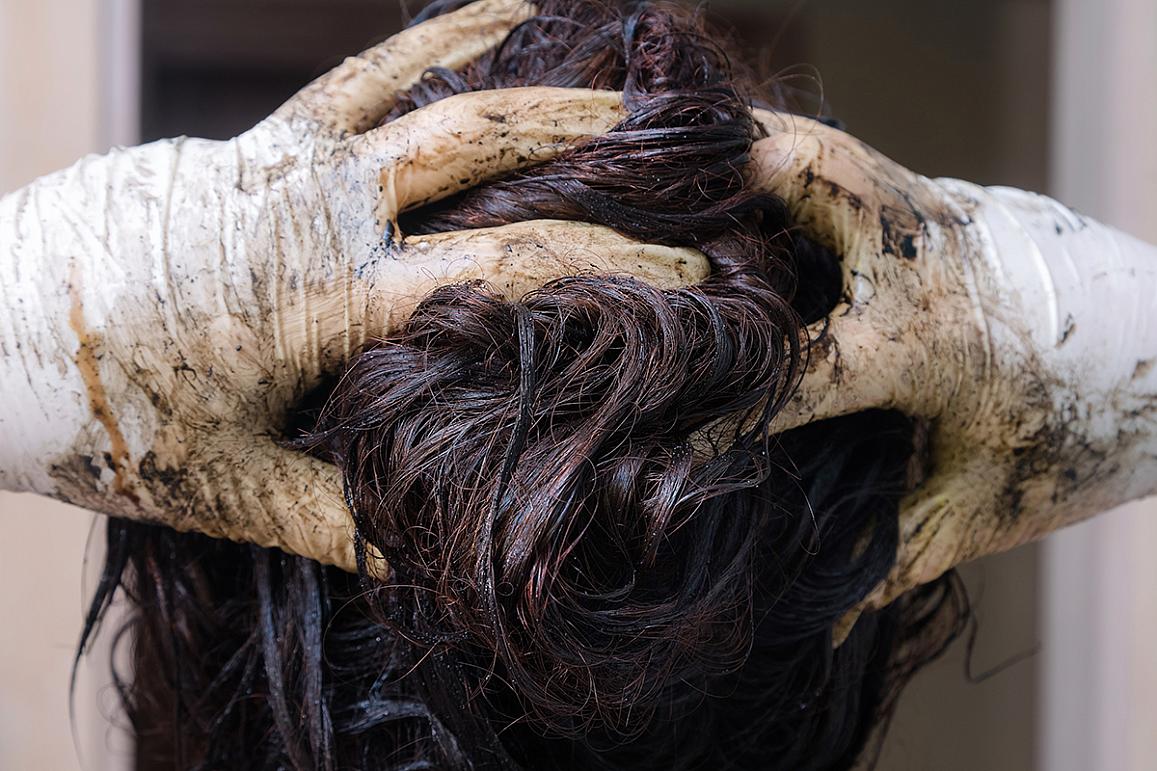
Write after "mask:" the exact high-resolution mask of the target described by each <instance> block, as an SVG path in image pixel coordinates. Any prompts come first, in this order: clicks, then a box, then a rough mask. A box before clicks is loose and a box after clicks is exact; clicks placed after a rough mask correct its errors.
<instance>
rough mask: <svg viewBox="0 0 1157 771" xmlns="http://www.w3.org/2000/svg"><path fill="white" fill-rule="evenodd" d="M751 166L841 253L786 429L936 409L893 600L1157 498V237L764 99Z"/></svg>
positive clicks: (886, 593)
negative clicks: (912, 159) (834, 302)
mask: <svg viewBox="0 0 1157 771" xmlns="http://www.w3.org/2000/svg"><path fill="white" fill-rule="evenodd" d="M758 117H759V119H760V120H761V121H762V122H763V124H764V126H765V127H766V128H767V130H768V132H769V134H770V136H769V138H767V139H764V140H761V141H759V142H757V143H756V146H755V150H754V164H753V176H754V179H756V180H757V183H758V184H759V185H761V186H763V187H765V188H766V189H768V190H770V191H772V192H774V193H776V194H778V195H780V196H783V197H784V198H786V199H787V200H788V202H789V205H790V206H791V209H792V211H793V212H794V214H795V217H796V218H797V221H798V222H799V223H800V225H801V227H802V228H803V229H804V231H805V232H807V233H808V234H809V235H811V236H813V237H815V238H817V239H820V240H822V241H824V242H825V243H826V244H827V245H828V246H830V247H831V248H832V249H834V250H835V251H836V253H837V254H840V255H842V257H843V275H844V298H843V302H842V303H841V304H840V305H839V307H837V308H836V309H835V311H834V312H833V313H832V314H831V315H830V317H829V318H828V319H827V320H826V321H825V322H822V323H820V324H818V325H816V327H815V328H814V329H812V330H811V334H812V338H813V340H814V343H813V347H812V350H811V360H810V363H809V367H808V371H807V374H806V376H805V378H804V381H803V383H802V385H801V387H800V390H799V392H798V393H797V395H796V398H795V400H794V402H793V403H792V404H791V405H790V406H789V407H788V409H787V410H786V411H785V412H784V413H783V414H782V415H781V416H780V422H779V424H778V427H779V428H781V429H782V428H787V427H789V426H791V425H799V424H802V423H806V422H811V421H813V420H816V419H819V418H823V417H830V416H834V415H839V414H844V413H848V412H853V411H858V410H863V409H868V408H873V407H880V408H894V409H897V410H900V411H902V412H905V413H907V414H909V415H913V416H916V417H919V418H923V419H925V420H926V421H927V422H928V426H929V433H928V442H929V448H928V449H929V450H930V459H931V464H930V468H929V469H927V471H926V473H927V474H928V476H927V478H926V479H925V481H924V482H923V484H921V485H920V486H919V488H918V489H917V490H916V491H915V492H914V493H912V494H911V495H910V496H908V497H907V498H906V499H905V500H904V501H903V502H902V505H901V514H900V518H901V522H900V547H899V554H898V558H897V563H896V566H895V568H894V570H893V572H892V574H891V576H890V577H889V579H888V580H887V581H886V582H885V583H884V584H883V585H881V586H880V587H879V588H878V589H877V591H876V592H875V593H873V594H872V596H871V597H870V598H869V600H868V602H867V603H866V606H867V607H881V606H883V605H884V604H886V603H888V602H890V601H891V600H892V599H894V598H895V597H897V596H898V595H899V594H901V593H902V592H904V591H906V590H907V589H910V588H912V587H914V586H917V585H919V584H922V583H925V582H928V581H931V580H933V579H935V578H936V577H938V576H939V575H941V574H942V573H944V572H945V571H946V570H948V569H949V568H951V567H952V566H954V565H956V564H959V563H961V562H964V561H966V560H970V559H973V558H976V557H978V556H981V555H984V554H988V553H992V552H996V551H1001V550H1004V549H1008V548H1011V547H1013V546H1016V545H1017V544H1020V543H1024V542H1026V541H1028V540H1031V539H1033V538H1037V537H1040V536H1042V535H1044V534H1046V533H1048V532H1051V531H1052V530H1055V529H1057V528H1058V527H1062V526H1064V525H1066V524H1069V523H1072V522H1075V521H1079V520H1081V519H1084V518H1086V517H1089V516H1092V515H1095V514H1097V513H1100V512H1101V511H1105V510H1107V509H1109V508H1112V507H1113V506H1116V505H1118V504H1120V503H1124V502H1126V501H1130V500H1134V499H1137V498H1141V497H1145V496H1147V495H1152V494H1154V493H1157V430H1155V427H1157V426H1155V424H1157V367H1154V364H1155V363H1157V247H1154V246H1152V245H1149V244H1146V243H1143V242H1141V241H1139V240H1137V239H1135V238H1132V237H1130V236H1128V235H1125V234H1124V233H1121V232H1119V231H1116V230H1113V229H1112V228H1109V227H1106V226H1104V225H1101V224H1099V223H1097V222H1093V221H1091V220H1089V219H1088V218H1086V217H1082V216H1080V215H1079V214H1077V213H1075V212H1073V211H1071V210H1070V209H1067V208H1065V207H1064V206H1062V205H1060V204H1058V203H1057V202H1055V201H1053V200H1051V199H1049V198H1046V197H1044V196H1041V195H1036V194H1034V193H1027V192H1024V191H1021V190H1015V189H1011V188H985V187H980V186H977V185H974V184H970V183H968V182H961V181H959V180H953V179H937V180H933V179H928V178H926V177H922V176H920V175H918V174H915V173H913V172H911V171H909V170H907V169H905V168H903V167H901V166H899V165H898V164H896V163H894V162H892V161H890V160H889V159H887V158H885V157H884V156H882V155H881V154H879V153H878V152H876V151H874V150H872V149H871V148H869V147H868V146H866V145H865V144H863V143H862V142H860V141H858V140H857V139H855V138H854V137H852V136H849V135H848V134H846V133H843V132H841V131H837V130H835V129H831V128H828V127H826V126H824V125H821V124H819V123H815V122H812V121H809V120H806V119H801V118H793V117H789V116H784V115H776V114H771V113H764V112H761V113H759V115H758Z"/></svg>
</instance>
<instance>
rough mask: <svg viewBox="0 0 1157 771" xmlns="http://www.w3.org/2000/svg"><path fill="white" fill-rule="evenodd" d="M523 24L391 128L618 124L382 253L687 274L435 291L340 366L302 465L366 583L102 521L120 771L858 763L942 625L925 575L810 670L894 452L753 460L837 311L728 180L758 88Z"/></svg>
mask: <svg viewBox="0 0 1157 771" xmlns="http://www.w3.org/2000/svg"><path fill="white" fill-rule="evenodd" d="M455 5H457V4H456V3H445V2H439V3H435V4H434V5H432V6H431V7H430V8H428V9H427V10H426V11H425V12H424V13H423V14H422V16H420V17H419V18H418V19H417V20H421V19H422V18H425V17H427V16H429V15H432V14H436V13H440V12H444V11H446V10H448V9H449V8H451V7H453V6H455ZM537 7H538V11H539V13H538V15H537V16H536V17H534V18H532V19H531V20H529V21H527V22H526V23H524V24H522V25H521V26H519V27H518V28H517V29H516V30H514V31H513V32H512V33H511V34H510V35H509V37H508V38H507V39H506V41H505V42H504V43H503V44H502V45H501V46H500V47H499V48H498V49H497V50H496V51H495V52H494V53H492V54H491V55H488V56H486V57H484V58H483V59H481V60H479V61H477V62H475V63H474V64H472V65H470V66H468V67H467V68H465V69H464V70H462V71H457V72H452V71H448V70H442V69H435V70H431V71H430V72H429V73H428V74H427V76H426V77H425V78H424V79H423V80H422V81H421V83H419V84H418V85H417V86H415V87H414V88H412V89H410V90H409V91H408V92H407V93H406V94H404V95H403V96H402V98H401V100H400V102H399V103H398V105H397V107H396V108H395V109H394V111H393V113H392V114H391V115H390V116H389V117H388V118H387V120H390V119H393V118H396V117H397V116H398V115H401V114H403V113H405V112H407V111H409V110H412V109H416V108H419V107H421V106H423V105H425V104H429V103H431V102H433V101H436V100H438V99H441V98H444V97H446V96H449V95H451V94H454V93H458V92H462V91H470V90H479V89H491V88H508V87H514V86H524V85H550V86H569V87H592V88H603V89H616V90H621V91H622V92H623V99H624V103H625V106H626V108H627V112H628V117H627V118H625V119H624V120H623V121H622V122H621V123H620V124H619V125H618V126H616V127H615V128H614V129H613V130H612V131H610V132H608V133H607V134H606V135H604V136H601V137H597V138H594V139H591V140H589V141H586V142H584V143H581V144H579V145H577V146H576V147H574V148H573V149H571V150H570V151H568V152H567V153H565V154H563V155H561V156H560V157H558V158H557V159H555V160H553V161H550V162H547V163H544V164H542V165H540V166H537V167H535V168H532V169H529V170H526V171H522V172H519V173H517V174H514V175H511V176H509V177H507V178H505V179H503V180H500V181H497V182H494V183H491V184H488V185H485V186H482V187H479V188H476V189H473V190H470V191H468V192H466V193H464V194H461V195H459V196H457V197H455V198H453V199H452V200H449V201H446V202H443V203H440V204H438V205H436V206H431V207H427V208H425V209H423V210H420V211H416V212H410V213H409V214H408V215H407V217H406V218H405V219H404V220H403V222H402V229H403V230H404V231H407V232H432V231H439V230H446V229H459V228H473V227H486V226H492V225H500V224H505V223H510V222H515V221H520V220H527V219H541V218H554V219H568V220H583V221H590V222H596V223H600V224H603V225H607V226H609V227H612V228H614V229H616V230H618V231H620V232H622V233H624V234H626V235H628V236H632V237H635V238H638V239H641V240H646V241H652V242H658V243H665V244H673V245H681V246H692V247H695V248H697V249H699V250H700V251H702V252H703V253H704V254H705V255H706V256H707V257H708V258H709V260H710V263H711V267H712V271H711V275H710V276H709V277H708V278H707V279H706V280H704V281H703V282H702V283H700V284H699V285H697V286H692V287H686V288H683V289H675V290H659V289H655V288H653V287H651V286H649V285H647V284H645V283H643V282H641V281H639V280H636V279H634V278H631V277H629V276H607V275H601V276H596V275H580V276H574V277H571V278H566V279H562V280H560V281H556V282H553V283H551V284H549V285H547V286H545V287H543V288H542V289H540V290H537V291H534V292H531V293H529V294H527V295H526V296H525V297H522V298H521V299H519V300H517V301H509V300H506V299H503V298H501V297H500V296H499V295H497V294H495V293H494V292H492V291H491V290H490V289H489V288H488V287H486V286H485V285H482V284H467V285H457V286H448V287H444V288H442V289H438V290H436V291H434V292H433V293H431V294H430V295H429V296H428V297H427V298H425V300H424V301H423V302H422V303H421V305H420V306H419V307H418V309H417V310H416V311H415V312H414V314H413V315H412V317H411V318H410V319H409V320H408V322H407V323H406V324H405V326H404V327H403V328H402V329H400V330H399V331H398V332H397V333H396V334H393V335H391V336H390V337H388V338H387V339H385V340H382V341H380V343H378V344H376V345H375V346H373V347H371V348H370V349H368V350H366V351H364V352H363V353H362V354H360V355H359V356H358V357H357V359H356V360H355V361H354V362H353V363H352V364H351V366H350V368H349V370H348V371H347V372H346V373H345V375H344V376H343V377H342V378H341V379H340V381H339V382H338V384H337V385H336V386H335V387H334V388H333V389H332V390H331V391H330V392H329V393H328V394H326V395H325V398H324V402H323V404H324V406H322V407H321V408H320V409H319V410H317V411H315V412H312V413H308V415H309V418H308V422H307V425H308V431H306V432H304V433H302V434H299V435H298V436H297V437H296V438H294V439H293V440H292V441H293V443H294V444H296V445H297V446H299V447H301V448H303V449H306V450H309V451H312V452H315V453H317V454H319V455H321V456H323V457H325V458H327V459H329V460H331V461H333V462H334V463H336V464H337V465H338V466H339V467H340V468H341V470H342V472H343V474H344V477H345V483H346V490H347V497H348V501H349V504H350V510H351V513H352V516H353V518H354V521H355V523H356V525H357V537H358V539H359V547H360V548H359V554H360V555H361V563H362V564H361V567H362V576H361V577H358V576H350V575H347V574H345V573H342V572H340V571H338V570H335V569H333V568H326V567H323V566H321V565H319V564H317V563H315V562H311V561H309V560H306V559H303V558H299V557H292V556H289V555H286V554H284V553H281V552H279V551H276V550H270V549H262V548H258V547H254V546H248V545H242V544H235V543H229V542H223V541H215V540H212V539H209V538H205V537H202V536H198V535H191V534H181V533H176V532H172V531H170V530H167V529H165V528H160V527H155V526H150V525H145V524H140V523H132V522H120V521H111V522H110V524H109V534H108V537H109V551H108V557H107V561H106V565H105V569H104V572H103V574H102V578H101V581H100V584H99V587H98V591H97V596H96V598H95V600H94V604H93V609H92V612H91V614H90V618H89V622H88V624H87V625H86V631H85V637H86V639H87V637H88V636H89V635H90V634H91V633H92V631H93V629H94V628H95V625H96V624H97V622H98V620H99V618H100V615H101V614H102V613H103V611H104V609H105V608H107V606H108V605H109V603H110V602H111V601H112V599H113V596H114V594H115V593H116V592H117V591H118V590H120V591H123V593H124V594H125V596H126V597H128V599H129V600H130V604H131V607H132V612H131V614H130V619H129V621H128V623H127V626H126V627H125V628H124V629H123V630H122V636H125V637H126V639H131V640H132V641H133V644H134V649H133V656H132V661H133V663H134V672H133V676H132V678H131V681H130V680H128V679H126V680H125V681H123V682H121V683H120V686H121V691H122V695H123V698H124V702H125V706H126V709H127V712H128V715H129V716H130V718H131V720H132V723H133V726H134V729H135V731H136V734H137V737H138V754H139V758H138V765H139V767H142V768H152V767H158V768H159V767H172V766H174V765H175V766H179V767H182V768H184V767H190V768H204V769H216V768H235V767H247V768H257V767H260V768H270V769H272V768H286V767H289V768H294V769H311V768H325V769H335V768H351V767H356V768H364V769H420V768H438V769H442V768H451V769H471V768H508V769H517V768H523V769H597V768H604V769H692V768H696V769H697V768H705V767H717V768H736V769H742V768H776V769H832V768H848V767H850V766H851V765H852V763H853V762H854V761H855V760H856V758H857V757H858V756H859V755H860V754H861V752H862V751H863V749H864V747H865V745H866V743H867V741H868V739H869V737H870V735H871V733H872V731H873V729H874V728H875V727H876V726H877V725H878V724H879V723H880V722H881V721H882V720H883V719H884V718H886V716H887V715H888V714H889V710H890V708H891V706H892V704H893V702H894V698H895V695H896V693H897V692H898V690H899V688H900V687H901V686H902V685H903V683H904V682H905V681H906V680H907V678H908V676H910V674H911V673H912V672H913V671H915V669H916V668H917V667H918V666H920V665H922V664H923V663H924V662H926V661H927V660H929V659H930V658H931V657H933V656H935V655H936V654H938V653H939V651H940V650H941V649H942V648H943V646H944V645H945V644H946V643H947V641H948V640H950V639H951V638H952V636H954V634H955V633H956V632H957V631H958V629H959V622H960V620H961V618H962V614H963V611H962V606H961V604H960V602H959V600H960V598H959V596H958V595H957V593H956V592H955V590H954V588H953V585H952V584H951V583H950V582H940V583H937V584H934V585H932V586H930V587H926V588H924V589H921V590H919V591H917V592H915V593H912V594H910V595H908V596H906V597H904V598H902V599H901V600H899V601H898V602H897V603H895V604H893V605H892V606H890V607H888V608H886V609H884V610H881V611H878V612H873V613H868V614H865V615H864V616H863V617H861V619H860V620H859V622H858V623H857V624H856V625H855V626H854V628H853V629H852V631H851V633H850V635H849V636H848V637H847V639H846V640H845V641H844V642H843V643H842V644H840V645H839V646H838V647H833V630H834V628H835V626H836V625H837V623H838V622H839V621H840V619H841V618H842V617H843V616H844V614H845V613H846V612H847V611H848V610H849V609H851V608H853V607H854V606H856V605H857V604H858V603H859V602H860V601H861V600H862V599H863V598H864V597H865V596H866V595H867V594H868V593H869V592H870V591H871V590H872V589H873V588H874V587H875V586H876V584H878V582H879V581H880V580H881V579H882V578H884V576H885V575H886V574H887V572H888V570H889V569H890V568H891V566H892V564H893V561H894V559H895V554H896V547H897V538H898V526H897V506H898V500H899V498H900V496H901V495H903V494H904V493H905V492H906V491H907V490H909V489H910V488H911V487H912V486H913V485H914V484H915V483H916V482H917V481H918V477H919V475H918V469H919V466H920V463H919V461H920V458H919V457H918V454H915V453H914V451H913V440H914V436H915V432H916V431H917V430H918V428H919V427H918V426H916V425H915V424H914V423H913V422H912V421H910V420H909V419H907V418H905V417H903V416H901V415H897V414H893V413H887V412H870V413H863V414H859V415H852V416H849V417H846V418H842V419H838V420H832V421H826V422H823V423H816V424H813V425H810V426H806V427H804V428H800V429H796V430H793V431H790V432H786V433H783V434H780V435H778V436H774V437H770V438H769V430H768V428H769V421H770V420H771V418H772V417H773V416H774V415H775V414H776V412H777V411H778V410H779V409H780V407H781V406H782V405H783V404H784V401H785V400H786V399H787V398H788V397H789V396H790V395H791V392H792V390H793V389H794V388H795V387H796V386H797V383H798V377H799V373H800V371H801V367H802V363H803V361H804V360H805V357H806V355H807V341H806V337H805V336H804V334H803V324H804V322H805V321H807V320H809V319H812V318H818V317H822V316H823V315H824V313H825V312H826V311H827V310H828V308H829V307H830V306H831V304H832V303H834V301H835V298H836V295H838V292H839V284H838V266H837V265H836V262H837V261H836V258H835V257H834V256H833V255H831V254H828V253H827V252H825V251H824V250H823V249H821V248H819V247H817V246H816V245H814V244H812V243H811V242H809V241H807V240H806V239H804V238H802V237H801V236H799V235H798V234H797V233H795V232H794V230H793V228H792V226H791V222H790V218H789V216H788V213H787V211H786V209H785V207H784V205H783V203H782V202H781V201H780V200H778V199H776V198H774V197H771V196H767V195H762V194H757V193H754V192H752V191H751V189H750V188H749V187H748V185H747V183H746V179H745V166H746V163H747V160H748V154H749V151H750V148H751V144H752V142H753V141H754V140H755V139H757V138H758V136H759V129H758V127H757V126H756V124H755V123H754V121H753V119H752V117H751V112H750V106H751V105H752V104H753V103H764V104H769V105H780V104H782V100H781V98H780V97H779V96H778V95H777V94H775V93H774V92H772V93H763V94H757V93H756V86H755V80H754V78H752V77H751V76H750V75H749V74H747V73H746V72H744V71H740V70H737V69H735V68H734V67H733V66H732V65H731V64H730V63H729V61H728V59H727V57H726V56H725V55H724V53H723V51H722V49H721V47H720V45H719V44H718V43H717V42H715V40H716V39H717V38H715V37H713V36H712V35H710V34H708V32H707V31H706V29H705V27H704V25H703V22H702V20H701V18H700V16H699V15H697V14H694V13H690V12H688V11H685V10H682V9H680V8H678V7H675V6H668V5H665V4H659V3H637V4H631V5H629V6H627V7H626V8H622V7H620V6H619V5H616V4H613V3H611V2H609V1H604V0H569V1H568V0H543V1H540V2H538V3H537ZM367 544H368V545H372V546H373V547H374V548H373V549H372V550H369V549H366V548H365V547H366V545H367ZM370 554H381V555H382V556H383V557H384V558H385V561H386V564H387V565H388V568H385V573H386V576H387V577H386V578H385V579H384V580H377V579H373V578H370V577H369V576H370V574H371V573H372V574H374V575H381V574H382V571H383V568H384V566H373V567H374V570H372V571H371V570H369V569H368V568H369V567H370V566H369V565H368V564H367V560H370V559H376V557H371V556H368V555H370Z"/></svg>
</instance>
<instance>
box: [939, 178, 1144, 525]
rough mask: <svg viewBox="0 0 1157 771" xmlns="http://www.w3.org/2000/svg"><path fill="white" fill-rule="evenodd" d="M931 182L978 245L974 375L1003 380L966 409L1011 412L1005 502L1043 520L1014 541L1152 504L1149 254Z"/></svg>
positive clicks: (978, 193) (1028, 203)
mask: <svg viewBox="0 0 1157 771" xmlns="http://www.w3.org/2000/svg"><path fill="white" fill-rule="evenodd" d="M942 184H945V185H947V186H948V188H949V189H950V190H951V191H953V194H954V195H955V196H957V197H958V198H960V199H962V200H965V201H967V204H966V208H967V210H968V213H969V215H970V216H972V218H973V221H974V222H973V225H972V228H973V230H974V232H975V233H976V234H977V238H978V239H979V241H980V242H981V245H982V248H980V249H979V250H978V251H977V253H978V254H980V255H983V260H984V263H985V264H983V265H976V266H974V268H975V269H974V270H972V271H971V275H972V277H973V278H974V279H975V280H976V281H977V283H978V285H977V287H976V296H977V297H978V298H979V301H980V308H979V311H980V313H981V315H982V316H983V318H984V320H985V327H986V335H987V337H986V346H987V348H988V351H987V356H989V357H990V358H991V361H987V362H985V367H984V369H987V371H988V372H989V373H1003V374H1002V377H1004V378H1005V379H1006V381H1007V383H1006V386H1005V387H990V388H989V391H988V392H987V393H986V394H985V395H984V398H983V399H981V400H978V401H979V403H983V404H986V405H989V406H990V407H991V409H992V410H994V411H1000V410H1012V411H1013V413H1010V415H1011V416H1012V417H1013V418H1014V419H1013V420H1010V421H1008V422H1007V424H1006V425H1007V429H1008V430H1007V434H1008V435H1007V436H1006V437H1002V438H1000V439H999V440H1000V441H1004V442H1007V443H1009V444H1011V445H1012V450H1013V452H1015V453H1016V454H1017V456H1018V465H1020V466H1021V467H1022V469H1023V471H1024V474H1023V478H1022V479H1020V480H1017V481H1016V488H1015V490H1012V491H1010V503H1012V502H1013V501H1015V504H1016V506H1018V507H1021V508H1023V509H1025V510H1026V511H1034V510H1035V511H1049V512H1050V514H1049V516H1048V517H1045V518H1040V519H1034V518H1032V517H1027V518H1025V521H1026V522H1029V523H1032V530H1033V532H1026V533H1024V534H1023V535H1024V537H1026V538H1031V537H1036V536H1037V535H1040V534H1043V533H1044V532H1047V530H1051V529H1053V528H1055V527H1057V526H1061V525H1064V524H1068V523H1070V522H1074V521H1078V520H1080V519H1084V518H1087V517H1089V516H1093V515H1095V514H1098V513H1100V512H1101V511H1105V510H1107V509H1109V508H1112V507H1114V506H1116V505H1119V504H1121V503H1124V502H1127V501H1130V500H1134V499H1137V498H1142V497H1145V496H1148V495H1152V494H1154V493H1157V367H1155V366H1154V365H1155V364H1157V247H1155V246H1153V245H1150V244H1147V243H1144V242H1142V241H1139V240H1137V239H1135V238H1133V237H1131V236H1129V235H1127V234H1125V233H1122V232H1120V231H1117V230H1115V229H1113V228H1110V227H1107V226H1105V225H1102V224H1100V223H1097V222H1095V221H1093V220H1090V219H1088V218H1085V217H1082V216H1080V215H1078V214H1077V213H1075V212H1073V211H1071V210H1070V209H1068V208H1067V207H1064V206H1063V205H1061V204H1059V203H1057V202H1056V201H1053V200H1051V199H1049V198H1047V197H1045V196H1040V195H1036V194H1033V193H1026V192H1023V191H1020V190H1015V189H1011V188H988V189H985V188H979V187H977V186H975V185H970V184H968V183H960V182H955V181H947V180H945V181H942ZM1003 400H1008V402H1009V403H1008V404H1002V403H1001V402H1002V401H1003ZM1036 531H1039V532H1036Z"/></svg>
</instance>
